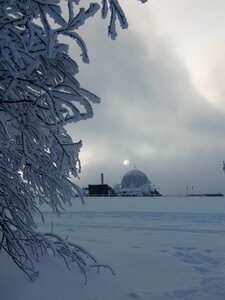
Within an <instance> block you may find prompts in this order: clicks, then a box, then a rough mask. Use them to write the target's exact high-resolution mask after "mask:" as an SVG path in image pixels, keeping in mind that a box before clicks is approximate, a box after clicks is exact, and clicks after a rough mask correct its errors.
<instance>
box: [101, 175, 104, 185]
mask: <svg viewBox="0 0 225 300" xmlns="http://www.w3.org/2000/svg"><path fill="white" fill-rule="evenodd" d="M101 184H104V174H103V173H101Z"/></svg>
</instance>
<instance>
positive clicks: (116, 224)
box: [0, 197, 225, 300]
mask: <svg viewBox="0 0 225 300" xmlns="http://www.w3.org/2000/svg"><path fill="white" fill-rule="evenodd" d="M44 215H45V219H46V222H45V224H44V225H42V224H41V223H40V222H39V221H38V222H39V228H40V230H48V231H49V229H50V227H51V221H52V219H53V220H54V231H56V232H57V233H60V234H62V235H63V236H65V237H66V236H69V239H70V240H71V241H74V242H76V243H78V244H80V245H81V246H83V247H85V248H86V249H87V250H89V251H90V252H91V253H92V254H94V255H95V256H96V258H97V259H98V260H99V261H100V262H102V263H107V264H109V265H110V266H111V267H112V268H113V269H114V271H115V273H116V276H112V274H111V273H110V271H109V270H107V269H102V270H101V271H100V273H99V274H97V273H96V272H95V271H93V270H92V271H91V273H90V274H89V278H88V283H87V285H86V286H85V285H84V278H83V277H82V275H81V274H80V273H79V271H78V270H75V271H73V272H70V271H68V270H67V269H66V268H65V267H64V265H63V264H62V263H59V262H57V261H56V260H54V259H53V258H43V259H42V260H41V262H40V264H39V265H38V269H39V270H40V276H39V279H38V281H36V282H35V283H30V281H29V279H28V278H27V277H26V276H25V275H24V274H23V273H21V272H20V271H19V270H18V269H17V268H16V267H15V266H14V265H13V263H12V262H11V261H10V260H9V259H8V258H7V257H6V256H5V255H4V254H3V255H1V257H0V259H1V270H0V277H1V280H0V299H1V300H30V299H32V300H40V299H42V300H45V299H46V300H53V299H54V300H61V299H66V300H72V299H77V300H132V299H144V300H177V299H182V300H224V299H225V296H224V295H225V251H224V250H225V199H224V198H207V197H199V198H194V197H193V198H187V197H184V198H164V197H163V198H154V199H153V198H120V199H119V198H87V199H86V205H85V206H81V204H80V203H79V201H78V199H76V201H75V203H74V205H73V207H72V209H71V210H70V209H68V210H67V211H66V212H65V213H64V214H63V215H62V216H61V217H60V218H56V217H55V216H53V215H52V213H51V212H45V213H44Z"/></svg>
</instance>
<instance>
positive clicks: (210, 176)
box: [68, 21, 225, 193]
mask: <svg viewBox="0 0 225 300" xmlns="http://www.w3.org/2000/svg"><path fill="white" fill-rule="evenodd" d="M102 25H103V24H100V23H99V22H98V21H92V22H91V23H90V25H89V26H90V27H89V26H88V27H87V28H86V31H85V32H84V34H85V35H86V40H87V44H88V47H89V52H90V58H91V63H90V65H88V66H82V67H81V72H80V75H79V78H80V83H81V85H82V86H84V87H85V88H88V89H89V90H91V91H93V92H95V93H96V94H98V95H99V96H100V97H101V99H102V103H101V104H100V105H95V106H94V107H93V109H94V113H95V115H94V118H93V119H92V120H89V121H86V122H80V123H79V124H76V125H70V126H69V127H68V130H69V132H70V133H71V134H72V136H73V138H74V140H77V139H80V138H81V139H82V140H83V144H84V146H83V149H82V153H83V155H81V157H83V170H82V173H81V182H80V184H81V185H85V184H87V183H93V182H99V174H100V172H104V173H105V177H106V180H107V182H108V183H109V184H111V185H113V184H114V183H116V182H120V180H121V177H122V175H123V174H124V172H126V171H128V168H127V167H124V166H123V165H122V161H123V160H124V159H129V160H130V161H131V166H130V167H131V168H132V167H133V164H136V166H137V167H138V168H140V169H141V170H143V171H144V172H145V173H146V174H147V175H148V176H149V177H150V178H151V179H152V181H153V183H154V184H155V185H156V186H157V187H158V186H159V187H160V190H161V191H162V192H163V193H177V192H178V193H181V192H185V189H186V185H188V184H189V185H194V186H195V188H196V192H201V191H204V192H209V191H213V192H214V191H215V192H217V191H220V190H222V191H223V182H224V180H225V178H224V175H223V173H222V170H221V162H222V160H223V154H224V150H225V142H224V136H223V133H224V132H225V122H224V113H223V112H221V111H219V110H217V109H216V108H214V107H213V106H211V105H210V104H209V103H208V102H207V101H206V99H204V98H203V97H202V96H200V95H199V93H198V92H197V91H196V89H195V88H194V86H193V84H192V82H191V80H190V76H189V73H188V71H187V69H186V68H185V67H184V65H183V63H182V61H180V60H179V59H178V57H177V54H176V52H175V51H174V49H173V48H172V47H171V46H168V44H167V42H166V41H164V40H163V39H162V38H159V37H157V35H156V34H154V33H153V32H152V33H149V39H150V40H151V44H150V45H151V46H150V47H149V45H148V47H147V45H146V42H145V41H144V40H142V39H141V38H140V37H139V36H138V35H137V34H135V33H134V32H132V31H129V30H128V31H126V32H124V33H121V35H120V37H119V39H118V40H117V41H116V42H112V41H110V40H109V39H108V38H107V37H106V32H105V31H104V28H103V26H102ZM93 28H94V29H93ZM148 42H149V41H148ZM71 49H72V52H73V53H75V51H77V50H76V49H77V48H75V47H74V46H72V48H71ZM81 163H82V161H81Z"/></svg>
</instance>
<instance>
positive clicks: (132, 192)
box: [117, 169, 155, 196]
mask: <svg viewBox="0 0 225 300" xmlns="http://www.w3.org/2000/svg"><path fill="white" fill-rule="evenodd" d="M154 191H155V188H154V187H153V186H152V184H151V181H150V180H149V179H148V177H147V176H146V175H145V173H143V172H141V171H139V170H136V169H134V170H132V171H129V172H127V173H125V174H124V176H123V178H122V181H121V184H120V186H119V188H118V190H117V192H118V195H120V196H152V195H154Z"/></svg>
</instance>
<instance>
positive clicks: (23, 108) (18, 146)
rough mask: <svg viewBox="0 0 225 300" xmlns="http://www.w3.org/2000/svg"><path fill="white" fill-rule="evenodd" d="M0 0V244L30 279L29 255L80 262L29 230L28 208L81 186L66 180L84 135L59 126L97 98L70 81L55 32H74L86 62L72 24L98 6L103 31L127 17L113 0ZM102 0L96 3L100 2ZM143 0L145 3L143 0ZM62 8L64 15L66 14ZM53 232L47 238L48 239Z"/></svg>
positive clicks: (70, 63) (56, 200)
mask: <svg viewBox="0 0 225 300" xmlns="http://www.w3.org/2000/svg"><path fill="white" fill-rule="evenodd" d="M64 2H66V6H65V7H66V8H67V9H68V14H64V12H63V11H62V9H61V6H60V5H61V4H62V1H60V0H23V1H17V0H0V234H1V242H0V249H1V248H3V249H5V251H6V252H7V253H8V254H10V255H11V257H12V258H13V260H14V261H15V263H16V264H17V265H18V266H19V267H20V268H21V269H22V270H23V271H24V272H26V273H27V274H28V276H30V277H31V278H32V279H33V278H34V277H35V276H34V275H37V273H36V271H35V268H34V264H33V261H32V255H34V256H36V257H38V256H39V254H40V252H43V253H44V252H49V249H51V252H52V253H54V254H57V255H58V256H61V257H63V259H64V260H65V263H66V265H67V266H68V259H70V261H73V262H75V263H76V264H78V265H79V268H80V269H81V271H82V272H83V273H84V274H85V276H86V262H85V260H84V258H83V257H81V256H80V253H84V254H85V255H87V256H88V257H89V258H91V260H92V263H91V265H93V267H96V266H99V265H98V264H97V262H96V260H95V259H94V258H93V257H92V256H91V255H89V254H88V253H87V251H85V250H82V248H79V247H78V246H74V245H73V244H70V243H66V242H65V241H63V240H62V239H61V238H59V237H58V236H56V235H53V234H52V235H41V234H39V233H37V232H36V231H35V228H36V225H35V222H34V220H33V213H37V212H39V210H38V207H37V204H38V203H47V204H49V205H50V206H51V207H52V209H53V211H54V212H56V213H57V214H59V213H60V211H61V210H62V208H63V204H69V205H70V203H71V200H72V199H73V198H74V197H75V196H77V195H79V196H80V197H81V198H82V196H81V192H80V189H79V187H78V186H77V185H76V184H74V183H72V181H71V180H70V179H71V178H72V177H78V175H79V172H80V169H81V167H80V160H79V151H80V148H81V146H82V142H81V141H79V142H73V141H72V139H71V137H70V136H69V135H68V133H67V132H66V130H65V125H66V124H68V123H71V122H78V121H80V120H85V119H88V118H91V117H92V116H93V111H92V103H98V102H100V99H99V98H98V97H97V96H96V95H94V94H93V93H91V92H89V91H87V90H85V89H84V88H81V86H80V84H79V82H78V81H77V80H76V75H77V73H78V65H77V63H76V61H74V60H73V59H72V58H71V57H70V56H69V54H68V45H67V44H65V43H61V42H60V41H59V37H60V36H61V35H64V36H67V37H70V38H72V39H73V40H74V41H75V42H76V44H77V45H78V48H79V49H80V50H81V57H82V60H83V62H85V63H88V62H89V58H88V51H87V47H86V45H85V42H84V40H83V39H82V37H81V36H80V35H79V33H78V31H79V28H80V27H81V26H83V25H84V24H85V22H86V21H87V20H88V19H89V18H90V17H93V16H94V15H96V13H97V11H98V10H100V9H101V12H102V18H106V17H107V16H108V15H109V19H110V20H109V27H108V33H109V36H110V37H111V38H113V39H114V38H115V37H116V34H117V33H116V22H117V21H118V23H119V24H120V26H121V27H122V28H127V26H128V23H127V20H126V17H125V14H124V12H123V10H122V8H121V6H120V4H119V1H118V0H102V1H96V2H91V1H90V3H89V4H88V5H87V3H86V6H82V4H83V3H84V1H79V0H64ZM98 2H100V3H98ZM142 2H145V1H144V0H142ZM64 15H68V18H67V19H66V18H65V16H64ZM52 239H53V240H52Z"/></svg>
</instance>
